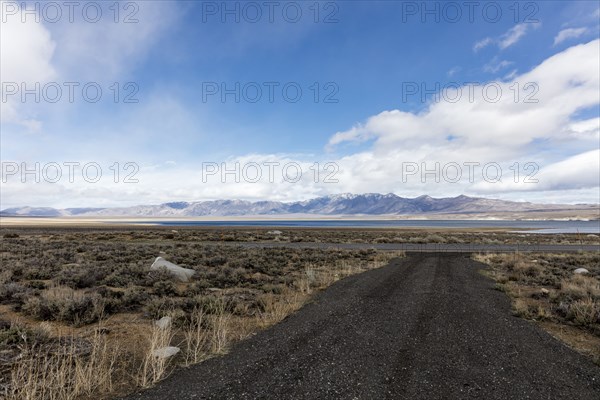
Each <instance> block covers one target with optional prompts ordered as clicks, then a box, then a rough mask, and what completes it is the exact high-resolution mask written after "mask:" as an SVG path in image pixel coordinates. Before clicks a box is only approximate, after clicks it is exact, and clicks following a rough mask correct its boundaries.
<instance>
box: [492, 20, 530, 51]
mask: <svg viewBox="0 0 600 400" xmlns="http://www.w3.org/2000/svg"><path fill="white" fill-rule="evenodd" d="M530 26H535V25H534V24H525V23H522V24H518V25H515V26H513V27H512V28H511V29H509V30H508V32H506V33H505V34H504V35H502V36H500V39H499V41H498V47H500V49H502V50H504V49H506V48H507V47H510V46H512V45H513V44H515V43H517V42H518V41H519V40H521V38H522V37H523V36H525V34H526V33H527V30H528V29H529V27H530Z"/></svg>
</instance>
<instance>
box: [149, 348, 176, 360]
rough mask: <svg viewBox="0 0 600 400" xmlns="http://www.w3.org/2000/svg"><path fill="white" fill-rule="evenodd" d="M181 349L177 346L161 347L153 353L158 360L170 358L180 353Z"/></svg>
mask: <svg viewBox="0 0 600 400" xmlns="http://www.w3.org/2000/svg"><path fill="white" fill-rule="evenodd" d="M180 351H181V349H180V348H179V347H175V346H167V347H161V348H160V349H156V350H154V351H153V352H152V355H153V356H154V357H156V358H169V357H173V356H174V355H175V354H177V353H179V352H180Z"/></svg>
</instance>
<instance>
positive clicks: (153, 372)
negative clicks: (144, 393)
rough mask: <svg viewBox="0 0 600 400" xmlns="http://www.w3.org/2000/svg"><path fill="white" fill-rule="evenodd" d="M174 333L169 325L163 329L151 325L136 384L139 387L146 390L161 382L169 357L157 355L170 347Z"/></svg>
mask: <svg viewBox="0 0 600 400" xmlns="http://www.w3.org/2000/svg"><path fill="white" fill-rule="evenodd" d="M173 336H174V332H173V329H172V325H171V323H168V324H166V326H164V327H159V326H157V325H153V326H152V327H151V328H150V332H149V334H148V338H147V339H146V340H147V345H146V346H145V349H146V353H145V354H144V359H143V361H142V364H141V366H140V369H139V373H138V376H137V382H138V385H139V386H140V387H143V388H147V387H150V386H152V385H154V384H155V383H157V382H159V381H160V380H162V379H163V378H164V377H165V376H166V374H167V372H168V369H169V366H170V361H171V358H170V357H161V356H160V355H157V353H158V352H159V351H160V350H161V349H163V348H165V347H168V346H170V345H171V341H172V340H173Z"/></svg>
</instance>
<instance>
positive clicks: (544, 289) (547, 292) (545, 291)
mask: <svg viewBox="0 0 600 400" xmlns="http://www.w3.org/2000/svg"><path fill="white" fill-rule="evenodd" d="M540 291H541V292H542V294H550V291H549V290H548V289H546V288H542V289H541V290H540Z"/></svg>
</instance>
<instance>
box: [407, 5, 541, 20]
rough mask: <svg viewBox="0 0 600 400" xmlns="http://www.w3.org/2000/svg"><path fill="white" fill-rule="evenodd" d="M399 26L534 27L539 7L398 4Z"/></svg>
mask: <svg viewBox="0 0 600 400" xmlns="http://www.w3.org/2000/svg"><path fill="white" fill-rule="evenodd" d="M400 5H401V16H400V20H401V21H402V23H410V22H420V23H423V24H426V23H450V24H456V23H460V22H468V23H476V22H486V23H490V24H495V23H498V22H500V21H503V20H509V21H512V22H514V23H515V24H519V23H524V24H528V23H530V24H537V23H539V22H540V21H539V19H538V18H537V15H538V13H539V11H540V7H539V5H538V4H537V3H536V2H533V1H401V2H400Z"/></svg>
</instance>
